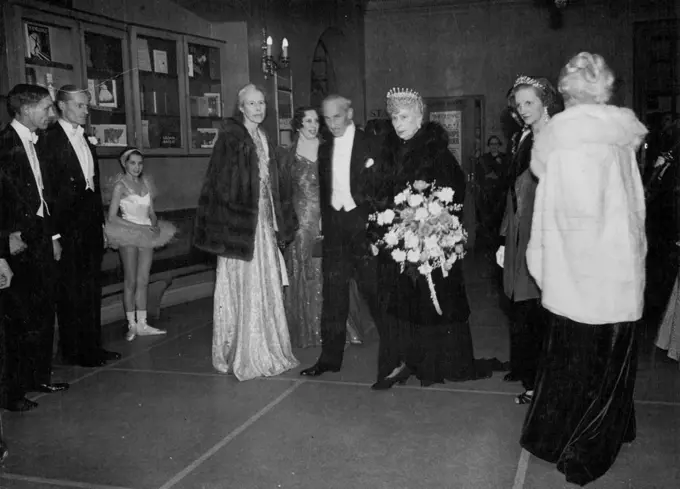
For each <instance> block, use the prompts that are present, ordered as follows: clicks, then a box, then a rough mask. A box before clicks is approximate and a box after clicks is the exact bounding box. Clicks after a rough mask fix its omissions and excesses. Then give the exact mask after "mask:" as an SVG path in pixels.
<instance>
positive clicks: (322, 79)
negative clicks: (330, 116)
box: [309, 39, 335, 107]
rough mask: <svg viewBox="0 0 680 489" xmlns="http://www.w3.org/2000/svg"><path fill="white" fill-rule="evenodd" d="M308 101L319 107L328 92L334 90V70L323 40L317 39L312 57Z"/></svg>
mask: <svg viewBox="0 0 680 489" xmlns="http://www.w3.org/2000/svg"><path fill="white" fill-rule="evenodd" d="M310 87H311V90H310V96H309V98H310V102H311V104H312V107H320V106H321V102H322V101H323V99H324V98H326V96H327V95H328V94H329V93H332V92H334V91H335V72H334V71H333V65H332V63H331V58H330V56H329V54H328V49H326V45H325V44H324V42H323V40H321V39H319V42H318V43H317V44H316V49H315V50H314V58H313V59H312V80H311V85H310Z"/></svg>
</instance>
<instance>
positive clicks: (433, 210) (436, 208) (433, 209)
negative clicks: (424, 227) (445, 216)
mask: <svg viewBox="0 0 680 489" xmlns="http://www.w3.org/2000/svg"><path fill="white" fill-rule="evenodd" d="M427 210H428V211H430V214H432V215H433V216H434V217H437V216H438V215H439V214H441V213H442V210H444V209H443V207H442V206H440V205H439V204H438V203H437V202H430V203H429V204H428V206H427Z"/></svg>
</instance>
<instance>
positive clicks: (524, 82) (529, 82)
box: [512, 75, 545, 90]
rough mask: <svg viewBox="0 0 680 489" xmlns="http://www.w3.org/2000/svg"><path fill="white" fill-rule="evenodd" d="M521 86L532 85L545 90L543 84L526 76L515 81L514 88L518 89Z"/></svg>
mask: <svg viewBox="0 0 680 489" xmlns="http://www.w3.org/2000/svg"><path fill="white" fill-rule="evenodd" d="M520 85H530V86H532V87H536V88H540V89H541V90H545V86H544V85H543V83H541V82H540V81H538V80H537V79H536V78H534V77H533V76H526V75H521V76H518V77H517V79H516V80H515V83H513V85H512V88H517V87H518V86H520Z"/></svg>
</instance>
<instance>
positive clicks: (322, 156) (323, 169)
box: [319, 134, 335, 198]
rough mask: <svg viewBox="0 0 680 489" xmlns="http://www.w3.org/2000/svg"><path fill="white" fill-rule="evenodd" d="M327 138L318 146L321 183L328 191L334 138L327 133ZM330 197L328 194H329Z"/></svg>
mask: <svg viewBox="0 0 680 489" xmlns="http://www.w3.org/2000/svg"><path fill="white" fill-rule="evenodd" d="M328 138H329V139H328V140H327V141H324V142H323V144H321V145H320V146H319V173H320V177H321V181H322V183H323V185H325V187H326V188H327V189H329V192H330V191H331V188H332V185H333V149H334V148H335V138H334V137H333V136H332V135H331V134H329V135H328ZM329 198H330V195H329Z"/></svg>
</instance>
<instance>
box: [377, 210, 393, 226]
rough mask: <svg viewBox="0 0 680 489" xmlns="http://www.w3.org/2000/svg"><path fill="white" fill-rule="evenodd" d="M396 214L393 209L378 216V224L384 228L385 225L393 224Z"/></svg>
mask: <svg viewBox="0 0 680 489" xmlns="http://www.w3.org/2000/svg"><path fill="white" fill-rule="evenodd" d="M395 215H396V214H395V213H394V211H393V210H392V209H387V210H386V211H383V212H381V213H380V214H378V224H379V225H380V226H384V225H385V224H392V221H394V217H395Z"/></svg>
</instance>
